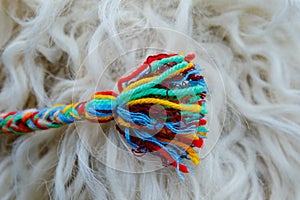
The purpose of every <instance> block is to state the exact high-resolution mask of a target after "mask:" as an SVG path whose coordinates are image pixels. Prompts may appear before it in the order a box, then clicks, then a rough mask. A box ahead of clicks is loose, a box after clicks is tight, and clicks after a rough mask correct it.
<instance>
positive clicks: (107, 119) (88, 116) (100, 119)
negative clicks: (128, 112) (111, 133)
mask: <svg viewBox="0 0 300 200" xmlns="http://www.w3.org/2000/svg"><path fill="white" fill-rule="evenodd" d="M85 117H86V118H87V119H88V120H95V121H109V120H112V119H113V118H114V117H113V116H107V117H94V116H90V115H89V114H88V113H85Z"/></svg>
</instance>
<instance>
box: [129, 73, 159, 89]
mask: <svg viewBox="0 0 300 200" xmlns="http://www.w3.org/2000/svg"><path fill="white" fill-rule="evenodd" d="M156 77H157V76H153V77H148V78H143V79H141V80H138V81H136V82H134V83H131V84H130V85H128V86H127V87H126V88H125V89H124V90H123V91H124V92H125V91H127V90H130V89H133V88H135V87H137V86H139V85H142V84H145V83H148V82H151V81H153V80H154V79H155V78H156Z"/></svg>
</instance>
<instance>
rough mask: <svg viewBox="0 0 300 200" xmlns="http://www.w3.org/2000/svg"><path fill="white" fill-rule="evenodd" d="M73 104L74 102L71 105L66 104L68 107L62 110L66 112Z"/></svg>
mask: <svg viewBox="0 0 300 200" xmlns="http://www.w3.org/2000/svg"><path fill="white" fill-rule="evenodd" d="M72 106H73V104H69V105H66V107H65V108H64V109H63V110H62V111H61V112H62V113H63V114H65V112H66V111H67V110H68V109H70V108H71V107H72Z"/></svg>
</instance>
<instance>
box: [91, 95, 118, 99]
mask: <svg viewBox="0 0 300 200" xmlns="http://www.w3.org/2000/svg"><path fill="white" fill-rule="evenodd" d="M92 98H93V99H112V100H115V99H116V97H114V96H112V95H104V94H94V95H93V96H92Z"/></svg>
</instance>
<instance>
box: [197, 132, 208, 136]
mask: <svg viewBox="0 0 300 200" xmlns="http://www.w3.org/2000/svg"><path fill="white" fill-rule="evenodd" d="M197 134H199V135H202V136H207V132H198V133H197Z"/></svg>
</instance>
